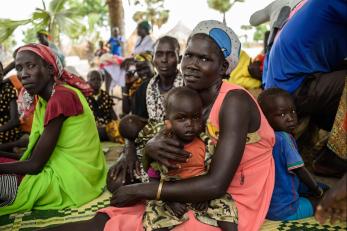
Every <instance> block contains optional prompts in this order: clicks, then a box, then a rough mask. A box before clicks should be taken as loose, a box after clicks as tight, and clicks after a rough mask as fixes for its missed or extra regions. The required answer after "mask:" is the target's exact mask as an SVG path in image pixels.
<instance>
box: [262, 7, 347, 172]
mask: <svg viewBox="0 0 347 231" xmlns="http://www.w3.org/2000/svg"><path fill="white" fill-rule="evenodd" d="M346 12H347V2H346V1H345V0H331V1H324V0H308V1H306V2H302V3H301V8H299V9H297V11H296V13H295V14H294V15H292V17H291V18H290V19H289V20H288V22H287V23H286V24H285V26H284V27H283V29H282V30H281V31H280V33H279V35H278V36H277V38H276V40H275V42H274V44H273V46H272V48H271V51H270V53H269V55H268V57H267V59H266V60H265V64H264V73H263V82H264V84H265V89H267V88H273V87H276V88H281V89H283V90H285V91H287V92H289V93H290V94H292V95H293V97H294V101H295V106H296V108H297V112H298V116H299V119H300V118H304V117H307V116H308V117H310V121H311V122H312V123H313V124H315V125H316V126H317V127H318V128H321V129H324V130H326V131H331V129H332V126H333V123H334V120H335V117H336V112H337V109H338V106H339V102H340V99H341V95H342V92H343V89H344V84H345V78H346V76H347V65H346V60H345V58H346V57H347V42H346V39H345V38H346V37H347V29H346V28H347V14H346ZM313 167H314V168H313V169H314V171H315V173H317V174H321V175H326V176H341V175H342V174H344V172H345V170H346V169H347V161H346V160H343V159H341V158H339V157H338V156H337V154H336V153H334V152H333V151H331V150H329V148H328V147H325V148H324V149H323V150H322V152H321V153H320V155H319V156H318V157H317V158H316V160H315V161H314V166H313Z"/></svg>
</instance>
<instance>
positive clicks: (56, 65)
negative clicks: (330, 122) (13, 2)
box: [0, 44, 107, 216]
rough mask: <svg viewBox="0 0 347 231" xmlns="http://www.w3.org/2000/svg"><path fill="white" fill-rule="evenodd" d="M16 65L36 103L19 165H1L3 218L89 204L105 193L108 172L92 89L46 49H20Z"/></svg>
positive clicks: (30, 46) (31, 46)
mask: <svg viewBox="0 0 347 231" xmlns="http://www.w3.org/2000/svg"><path fill="white" fill-rule="evenodd" d="M15 64H16V70H17V72H18V76H19V78H20V79H21V81H22V83H23V86H24V88H25V90H26V91H27V92H28V93H29V95H30V96H38V102H37V104H36V108H35V116H34V121H33V125H32V130H31V134H30V138H29V145H28V147H27V150H26V152H25V153H24V154H23V156H22V157H21V159H20V161H14V160H10V159H5V160H1V162H2V163H1V164H0V200H1V201H0V204H1V206H2V208H1V209H0V216H1V215H5V214H10V213H15V212H23V211H29V210H31V209H38V210H43V209H63V208H66V207H78V206H81V205H83V204H85V203H87V202H89V201H91V200H92V199H94V198H96V197H97V196H98V195H99V194H100V193H102V191H103V189H104V186H105V180H106V179H105V178H106V171H107V170H106V164H105V159H104V155H103V153H102V150H101V146H100V142H99V139H98V132H97V129H96V125H95V122H94V117H93V113H92V111H91V110H90V108H89V106H88V103H87V101H86V99H85V97H84V96H83V94H82V92H83V93H84V94H87V95H88V94H90V92H91V89H90V87H89V85H88V84H86V83H85V82H84V81H82V80H81V79H79V78H78V77H76V76H74V75H72V74H70V73H68V72H67V71H65V70H64V69H63V68H62V66H61V64H60V62H59V60H57V57H56V56H55V55H54V53H53V52H52V51H51V49H50V48H48V47H47V46H44V45H40V44H28V45H25V46H22V47H20V48H19V49H17V51H16V53H15ZM77 88H78V89H77ZM80 90H81V91H82V92H81V91H80ZM27 102H28V104H29V105H27V108H29V107H30V100H28V101H27ZM31 102H32V101H31ZM4 162H5V163H4ZM71 176H73V177H71ZM8 192H11V193H10V194H8Z"/></svg>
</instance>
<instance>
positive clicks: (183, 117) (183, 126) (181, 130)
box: [167, 98, 202, 143]
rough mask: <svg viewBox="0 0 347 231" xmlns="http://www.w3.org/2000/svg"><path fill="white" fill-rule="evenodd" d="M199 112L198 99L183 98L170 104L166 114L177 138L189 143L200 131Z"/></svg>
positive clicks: (200, 109) (200, 114) (199, 104)
mask: <svg viewBox="0 0 347 231" xmlns="http://www.w3.org/2000/svg"><path fill="white" fill-rule="evenodd" d="M201 112H202V104H201V101H200V100H198V99H189V100H188V99H186V98H185V99H182V100H179V102H177V103H173V104H171V108H170V110H168V115H167V116H168V119H169V121H170V122H171V128H172V131H173V133H174V134H175V135H176V136H177V138H178V139H180V140H182V141H183V142H185V143H189V142H191V141H193V139H194V138H195V137H196V136H197V135H198V134H199V133H200V132H201V124H202V118H201V117H202V113H201Z"/></svg>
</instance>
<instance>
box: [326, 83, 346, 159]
mask: <svg viewBox="0 0 347 231" xmlns="http://www.w3.org/2000/svg"><path fill="white" fill-rule="evenodd" d="M346 101H347V77H346V78H345V87H344V90H343V93H342V96H341V100H340V104H339V107H338V109H337V113H336V117H335V121H334V124H333V128H332V130H331V132H330V136H329V140H328V147H329V148H330V149H331V150H332V151H333V152H334V153H336V154H337V155H338V156H339V157H340V158H342V159H345V160H346V159H347V102H346Z"/></svg>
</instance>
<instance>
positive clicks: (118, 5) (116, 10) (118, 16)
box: [106, 0, 124, 36]
mask: <svg viewBox="0 0 347 231" xmlns="http://www.w3.org/2000/svg"><path fill="white" fill-rule="evenodd" d="M106 4H107V5H108V13H109V22H110V32H112V28H113V27H115V26H116V27H118V28H119V30H120V34H121V35H123V36H124V8H123V2H122V0H107V1H106Z"/></svg>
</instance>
